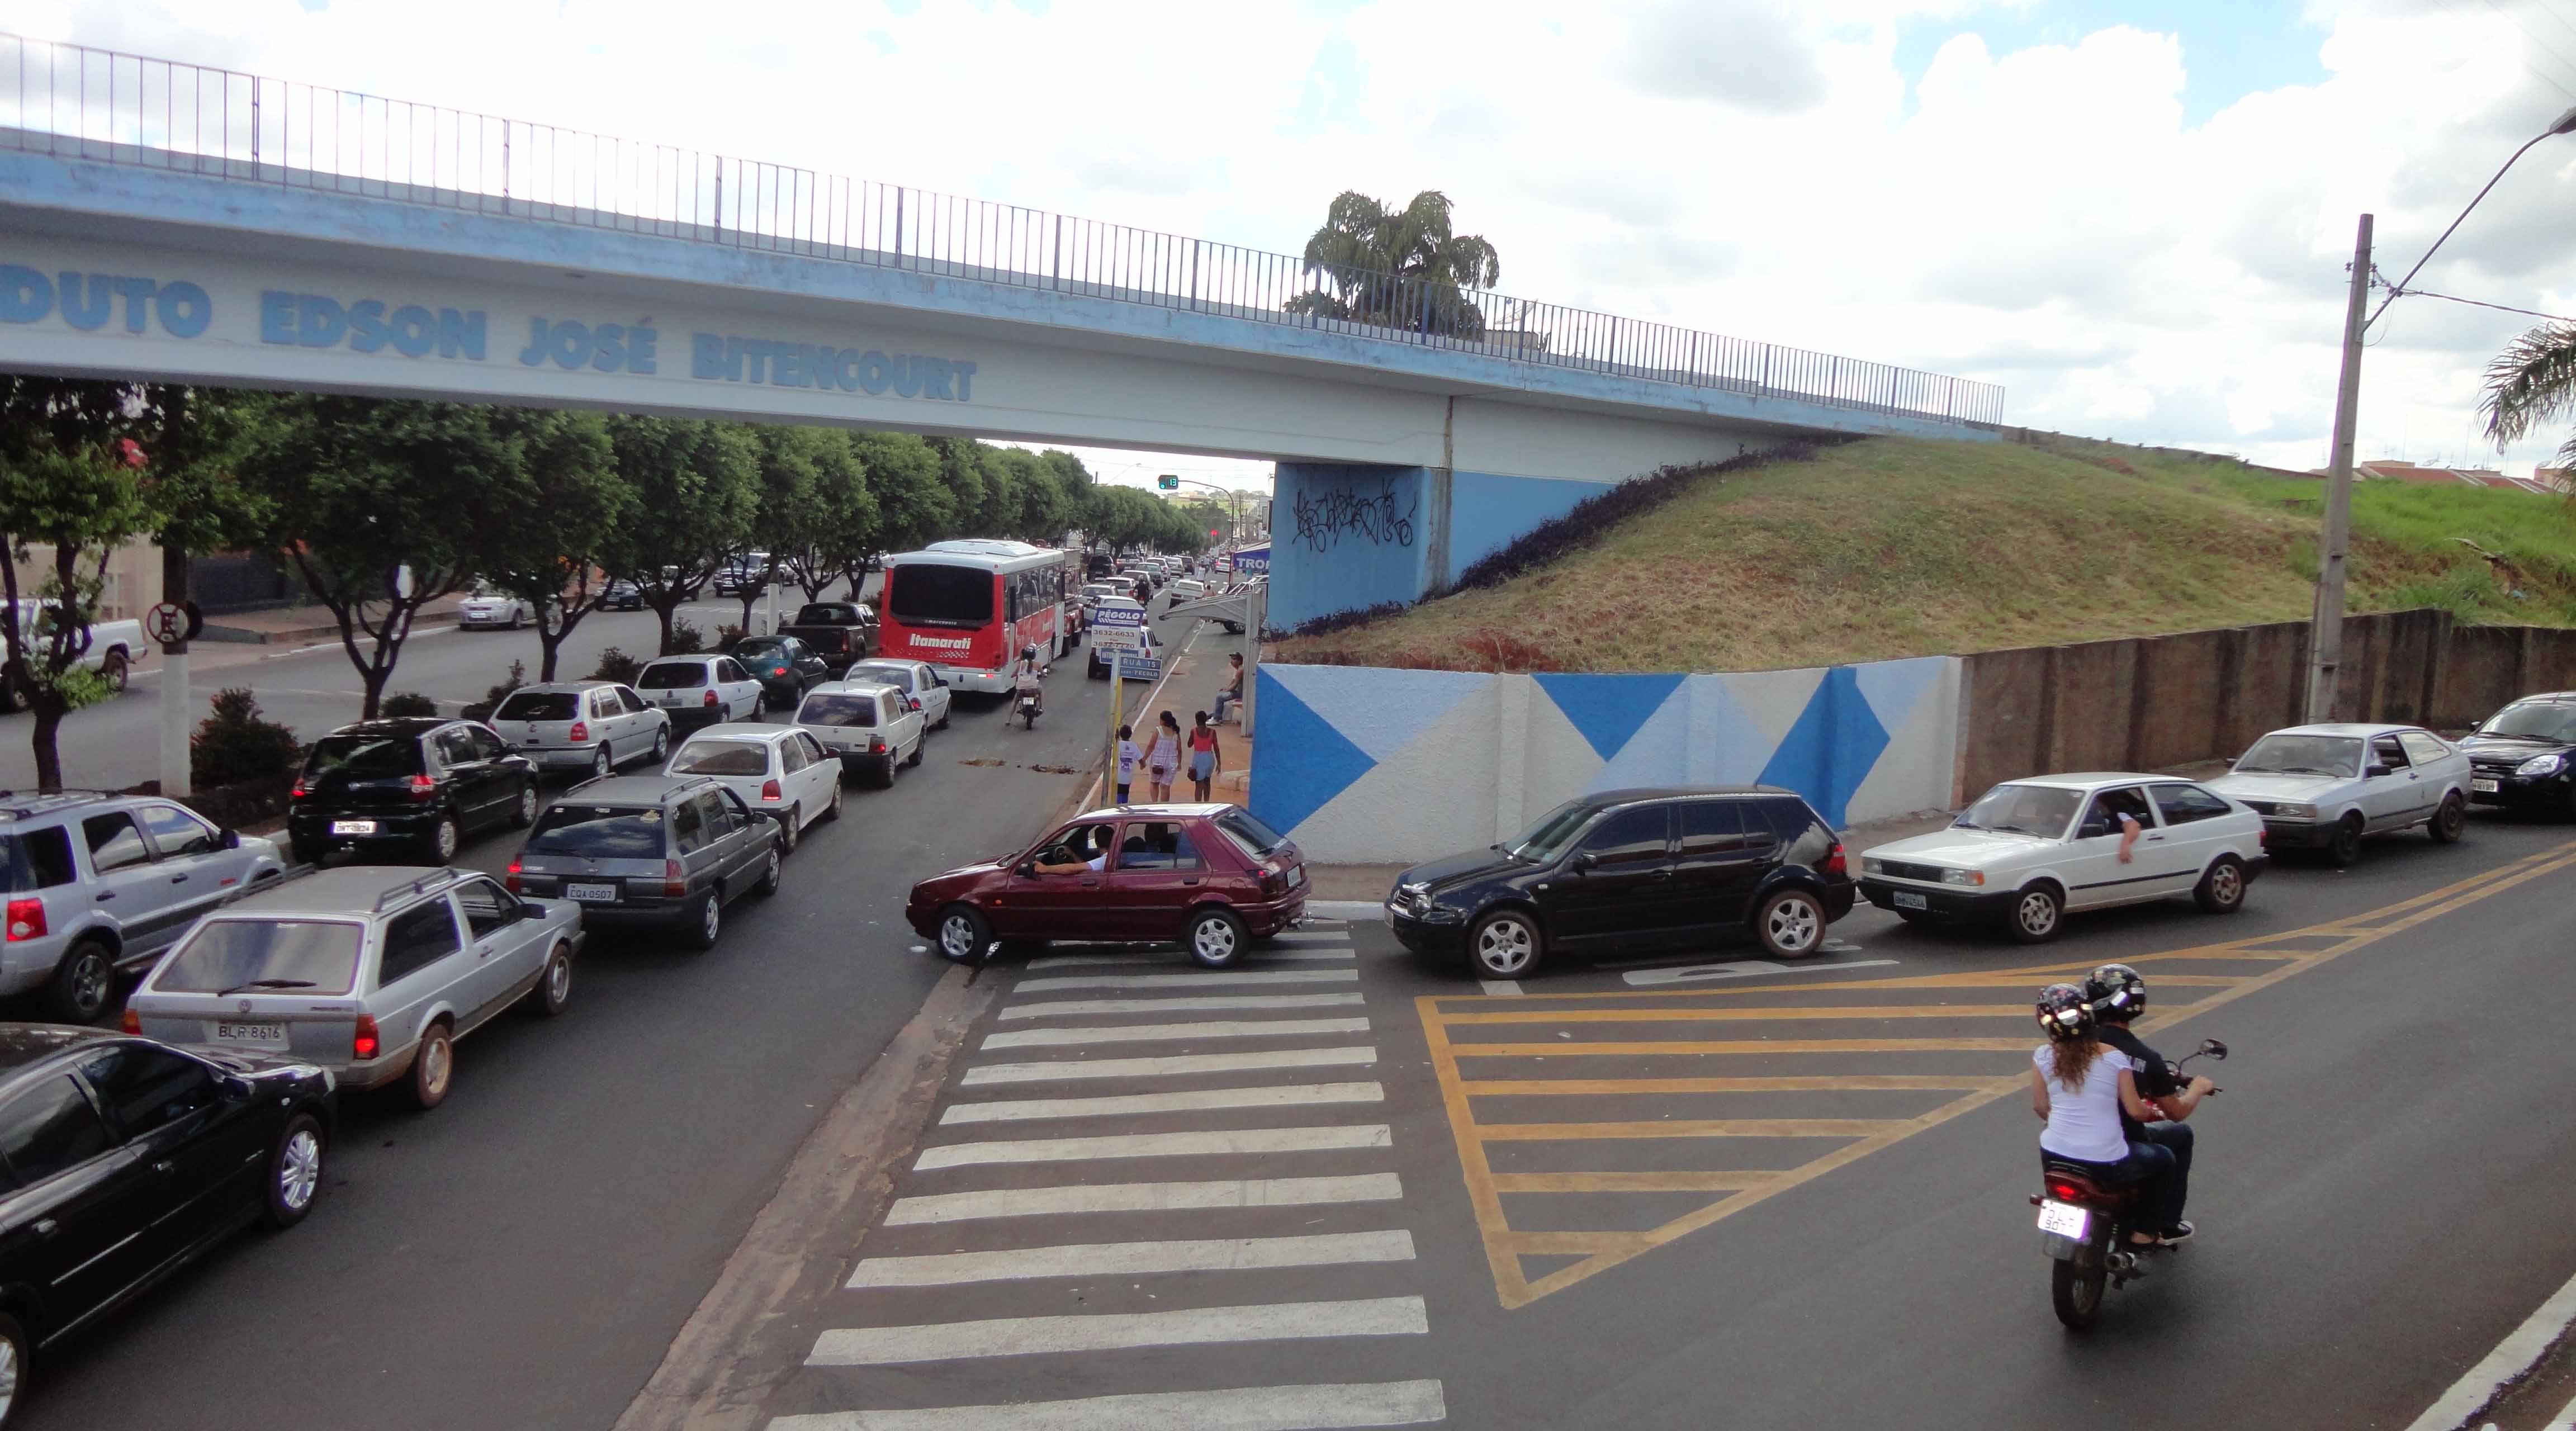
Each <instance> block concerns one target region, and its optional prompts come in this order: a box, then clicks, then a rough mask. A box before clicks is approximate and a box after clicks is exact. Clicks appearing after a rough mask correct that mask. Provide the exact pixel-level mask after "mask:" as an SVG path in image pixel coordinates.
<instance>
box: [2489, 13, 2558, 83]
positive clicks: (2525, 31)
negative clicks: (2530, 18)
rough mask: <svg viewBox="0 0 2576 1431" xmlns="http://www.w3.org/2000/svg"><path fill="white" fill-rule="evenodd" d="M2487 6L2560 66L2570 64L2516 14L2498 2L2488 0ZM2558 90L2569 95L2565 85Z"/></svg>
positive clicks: (2555, 48) (2556, 48)
mask: <svg viewBox="0 0 2576 1431" xmlns="http://www.w3.org/2000/svg"><path fill="white" fill-rule="evenodd" d="M2486 5H2487V8H2488V9H2490V10H2493V11H2494V12H2496V14H2497V16H2498V17H2500V18H2501V19H2502V20H2503V21H2504V22H2505V23H2506V24H2508V25H2511V26H2512V27H2514V28H2515V29H2516V30H2519V31H2521V32H2522V37H2523V38H2524V39H2526V40H2529V41H2530V42H2532V43H2533V44H2535V45H2538V46H2539V47H2540V48H2541V50H2542V51H2543V52H2545V53H2546V54H2548V55H2549V56H2550V57H2551V58H2552V59H2555V60H2556V61H2558V63H2559V64H2561V65H2567V64H2568V63H2569V62H2568V59H2567V56H2565V55H2564V54H2561V53H2559V50H2558V47H2557V46H2555V45H2552V44H2550V43H2549V42H2548V41H2547V40H2544V39H2542V38H2540V37H2539V36H2538V35H2535V34H2533V33H2531V27H2530V26H2528V25H2525V24H2523V23H2522V21H2520V20H2518V19H2516V18H2515V17H2514V14H2513V12H2512V11H2510V10H2507V9H2505V8H2504V7H2503V6H2502V5H2499V4H2497V3H2496V0H2486ZM2533 73H2535V74H2537V73H2538V71H2537V70H2535V71H2533ZM2551 83H2553V84H2555V83H2557V82H2556V81H2554V80H2553V81H2551ZM2558 90H2559V93H2561V94H2565V93H2567V86H2565V85H2563V84H2562V85H2559V86H2558Z"/></svg>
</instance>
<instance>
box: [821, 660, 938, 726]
mask: <svg viewBox="0 0 2576 1431" xmlns="http://www.w3.org/2000/svg"><path fill="white" fill-rule="evenodd" d="M841 679H842V680H845V681H874V682H878V683H880V684H883V685H889V686H892V687H894V688H895V689H896V690H898V691H901V692H903V693H904V695H905V696H906V697H908V698H909V699H910V700H911V702H912V708H913V709H914V710H917V711H919V712H921V724H922V727H923V728H924V729H926V730H946V729H948V709H949V706H950V705H951V704H952V703H953V702H952V699H951V698H952V697H953V696H954V695H955V692H953V691H951V690H950V689H949V687H948V683H947V682H946V681H943V680H941V679H940V678H939V673H938V672H937V671H934V670H932V669H931V668H930V666H929V665H928V664H927V663H925V662H921V661H898V660H896V659H894V658H893V657H890V656H872V657H870V658H868V659H867V660H864V661H852V662H851V663H850V669H849V670H848V671H847V672H846V673H844V674H843V675H842V677H841Z"/></svg>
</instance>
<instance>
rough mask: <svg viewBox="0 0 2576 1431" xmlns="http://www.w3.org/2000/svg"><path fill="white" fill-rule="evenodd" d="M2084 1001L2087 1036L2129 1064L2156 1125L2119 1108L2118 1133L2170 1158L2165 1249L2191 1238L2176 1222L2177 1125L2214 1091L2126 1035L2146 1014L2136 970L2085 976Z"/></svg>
mask: <svg viewBox="0 0 2576 1431" xmlns="http://www.w3.org/2000/svg"><path fill="white" fill-rule="evenodd" d="M2084 997H2085V999H2086V1000H2087V1001H2089V1002H2090V1003H2091V1004H2092V1005H2093V1018H2094V1022H2095V1028H2094V1030H2093V1036H2094V1037H2095V1038H2096V1039H2098V1040H2100V1041H2101V1042H2103V1043H2105V1044H2107V1045H2109V1046H2110V1047H2111V1049H2112V1050H2113V1051H2114V1052H2116V1053H2118V1054H2120V1055H2121V1056H2122V1057H2124V1058H2126V1059H2127V1060H2128V1061H2129V1068H2130V1071H2131V1073H2132V1074H2133V1075H2134V1077H2135V1078H2136V1081H2137V1085H2138V1096H2139V1097H2140V1098H2142V1099H2144V1100H2145V1101H2146V1103H2147V1105H2148V1106H2149V1107H2150V1108H2152V1109H2153V1110H2154V1111H2155V1112H2156V1114H2157V1115H2158V1117H2159V1119H2160V1120H2161V1121H2147V1120H2143V1119H2136V1118H2131V1117H2130V1116H2129V1113H2128V1110H2127V1109H2125V1108H2124V1109H2122V1110H2120V1122H2121V1126H2122V1129H2123V1130H2124V1131H2125V1132H2126V1133H2127V1134H2128V1138H2129V1141H2130V1142H2132V1143H2137V1142H2146V1143H2154V1144H2156V1145H2158V1146H2159V1147H2163V1148H2166V1149H2169V1150H2170V1151H2171V1152H2172V1153H2173V1160H2174V1170H2173V1184H2172V1189H2171V1196H2170V1197H2169V1198H2168V1199H2167V1206H2168V1207H2170V1208H2171V1209H2172V1212H2173V1215H2174V1216H2173V1221H2172V1222H2171V1223H2170V1224H2168V1225H2167V1226H2165V1227H2164V1228H2162V1229H2160V1231H2161V1232H2162V1234H2163V1236H2164V1240H2165V1243H2166V1245H2167V1246H2171V1245H2172V1244H2174V1243H2177V1242H2181V1241H2184V1240H2185V1239H2187V1238H2189V1237H2190V1236H2191V1234H2192V1226H2191V1224H2190V1223H2188V1222H2186V1221H2184V1220H2183V1218H2182V1209H2183V1201H2184V1199H2185V1198H2187V1197H2189V1196H2190V1193H2191V1146H2192V1131H2191V1129H2189V1128H2187V1127H2185V1126H2184V1125H2183V1120H2184V1119H2186V1118H2188V1117H2190V1116H2191V1114H2192V1110H2193V1109H2195V1108H2198V1107H2199V1106H2200V1100H2201V1099H2203V1098H2206V1097H2208V1096H2209V1095H2210V1094H2211V1093H2212V1092H2214V1091H2216V1089H2217V1087H2218V1085H2217V1084H2215V1083H2212V1082H2210V1081H2209V1080H2208V1079H2206V1078H2201V1077H2197V1076H2195V1077H2192V1078H2189V1079H2185V1078H2181V1077H2178V1076H2177V1075H2176V1070H2175V1068H2174V1065H2172V1064H2170V1063H2167V1062H2166V1061H2165V1057H2164V1055H2163V1054H2160V1053H2158V1052H2156V1051H2155V1050H2154V1049H2152V1048H2149V1047H2147V1045H2146V1043H2145V1041H2144V1040H2142V1039H2140V1038H2139V1037H2138V1036H2137V1035H2136V1034H2134V1033H2131V1032H2130V1031H2129V1021H2130V1020H2132V1019H2135V1018H2136V1017H2138V1015H2140V1014H2142V1013H2145V1012H2146V1010H2147V981H2146V980H2145V979H2144V978H2143V977H2141V976H2140V975H2139V973H2138V971H2137V970H2135V969H2132V968H2130V967H2129V966H2128V965H2126V964H2105V965H2103V966H2102V967H2101V968H2099V969H2096V970H2094V971H2093V972H2092V973H2091V974H2090V975H2088V976H2086V978H2085V980H2084Z"/></svg>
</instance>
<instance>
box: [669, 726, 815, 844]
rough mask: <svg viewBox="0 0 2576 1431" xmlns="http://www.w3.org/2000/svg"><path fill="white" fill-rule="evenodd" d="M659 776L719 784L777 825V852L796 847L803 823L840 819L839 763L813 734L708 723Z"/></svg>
mask: <svg viewBox="0 0 2576 1431" xmlns="http://www.w3.org/2000/svg"><path fill="white" fill-rule="evenodd" d="M662 773H663V774H664V775H669V776H681V775H705V776H709V777H712V778H713V779H715V780H717V781H719V782H721V783H722V784H723V785H724V786H725V787H726V788H728V789H730V790H732V791H733V793H734V794H736V795H739V796H741V797H742V803H743V804H745V805H748V806H750V807H751V808H752V809H753V810H754V811H756V812H758V813H760V814H763V815H767V816H769V817H771V818H772V819H775V820H776V821H778V829H779V846H778V847H779V852H780V853H782V854H784V853H787V852H789V851H792V850H794V849H795V848H796V845H797V842H798V841H799V840H801V839H802V838H803V837H804V834H805V827H806V826H807V825H810V824H812V823H814V822H815V821H816V820H837V819H839V818H841V762H840V761H838V760H836V759H834V758H833V756H832V754H831V752H829V751H827V750H825V749H824V748H823V745H822V742H820V741H818V740H816V739H815V738H814V734H813V732H811V731H806V730H799V729H797V728H796V727H795V726H792V725H752V724H749V723H747V722H744V723H737V724H733V725H711V726H709V727H707V728H706V729H705V730H702V731H699V732H698V733H697V734H695V735H693V736H690V737H689V738H688V740H687V742H686V743H684V744H683V745H681V747H680V748H679V749H678V750H675V751H673V752H672V753H671V760H670V763H669V764H667V765H665V766H663V767H662Z"/></svg>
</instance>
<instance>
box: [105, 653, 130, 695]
mask: <svg viewBox="0 0 2576 1431" xmlns="http://www.w3.org/2000/svg"><path fill="white" fill-rule="evenodd" d="M98 673H99V674H100V675H101V676H104V677H106V678H107V688H108V689H109V690H111V691H114V692H115V693H117V694H118V695H120V696H121V695H123V694H125V683H126V681H127V680H129V679H130V678H131V677H132V675H133V667H132V665H131V664H129V663H128V662H127V661H126V659H125V653H124V652H122V651H110V652H108V653H107V655H106V656H105V657H104V658H103V659H101V660H100V661H99V663H98Z"/></svg>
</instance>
